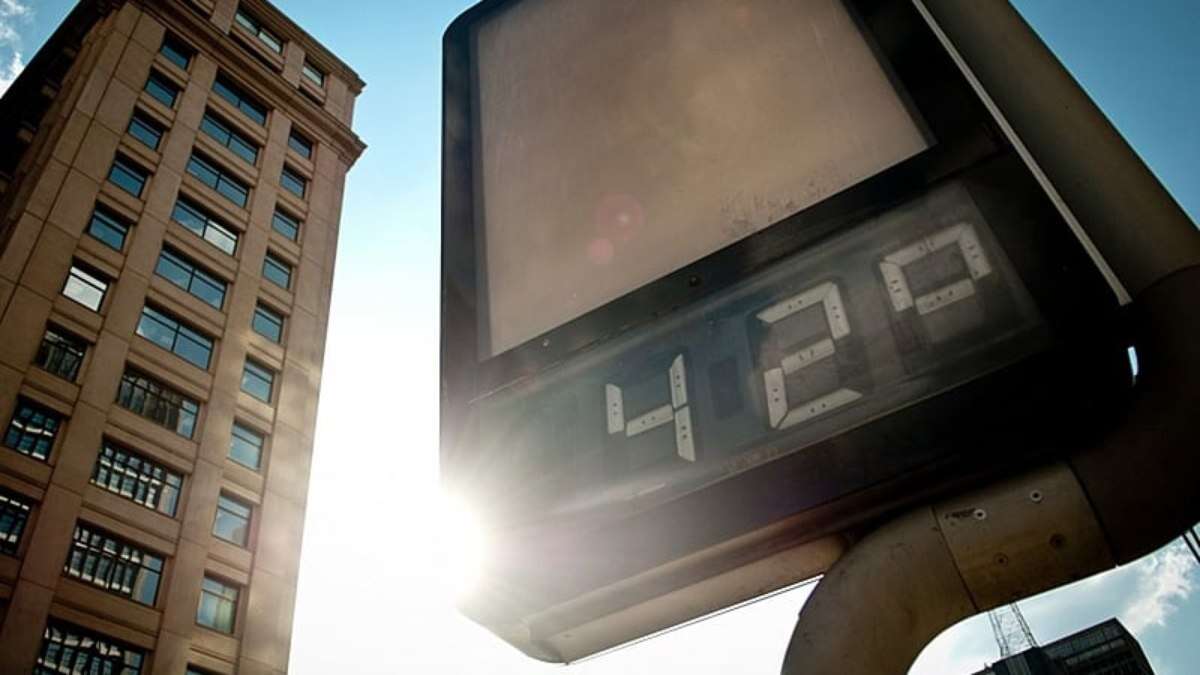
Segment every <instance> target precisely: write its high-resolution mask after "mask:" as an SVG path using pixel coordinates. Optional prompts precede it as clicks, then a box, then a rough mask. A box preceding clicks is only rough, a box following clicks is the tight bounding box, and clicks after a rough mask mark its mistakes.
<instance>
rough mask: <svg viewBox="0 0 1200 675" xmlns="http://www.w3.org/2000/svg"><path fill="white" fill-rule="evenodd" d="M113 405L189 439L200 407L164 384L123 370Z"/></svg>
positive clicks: (193, 430) (194, 428) (194, 427)
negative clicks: (115, 402)
mask: <svg viewBox="0 0 1200 675" xmlns="http://www.w3.org/2000/svg"><path fill="white" fill-rule="evenodd" d="M117 405H119V406H121V407H123V408H125V409H127V410H129V411H131V412H134V413H137V414H138V415H141V416H142V417H145V418H146V419H148V420H150V421H152V422H155V423H157V424H159V425H161V426H164V427H166V428H168V429H170V430H172V431H174V432H175V433H177V434H179V435H180V436H183V437H184V438H191V437H192V434H193V433H194V432H195V430H196V419H197V418H198V417H199V416H200V404H199V403H197V402H195V401H193V400H192V399H190V398H188V397H187V396H184V395H183V394H181V393H180V392H178V391H176V390H174V389H172V388H171V387H168V386H167V385H165V384H163V383H162V382H159V381H158V380H155V379H152V378H150V377H148V376H146V375H142V374H140V373H136V372H132V371H126V372H125V374H124V375H122V376H121V386H120V387H119V388H118V389H117Z"/></svg>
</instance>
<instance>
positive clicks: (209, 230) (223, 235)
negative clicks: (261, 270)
mask: <svg viewBox="0 0 1200 675" xmlns="http://www.w3.org/2000/svg"><path fill="white" fill-rule="evenodd" d="M171 217H172V218H174V219H175V221H176V222H178V223H179V224H180V225H183V226H184V227H186V228H187V229H189V230H191V231H192V232H193V233H195V234H196V235H198V236H200V237H202V238H203V239H204V240H205V241H207V242H208V243H210V244H212V245H213V246H216V247H217V248H219V249H221V250H222V251H224V252H226V253H228V254H229V255H233V253H234V251H236V250H237V241H238V236H237V234H236V233H235V232H233V231H232V230H230V229H229V228H227V227H225V226H224V225H222V224H221V223H219V222H217V221H216V220H215V219H214V218H212V217H211V216H209V215H208V214H207V213H205V212H204V210H203V209H201V208H200V207H198V206H196V205H194V204H192V203H191V202H188V201H186V200H184V199H182V198H180V199H179V200H178V201H176V202H175V209H174V210H173V211H172V212H171Z"/></svg>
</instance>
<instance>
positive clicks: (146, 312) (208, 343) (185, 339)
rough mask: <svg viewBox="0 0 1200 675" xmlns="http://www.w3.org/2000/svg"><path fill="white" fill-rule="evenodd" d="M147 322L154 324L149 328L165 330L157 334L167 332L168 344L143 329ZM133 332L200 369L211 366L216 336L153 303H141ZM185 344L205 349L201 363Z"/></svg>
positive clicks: (164, 334)
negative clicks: (139, 316)
mask: <svg viewBox="0 0 1200 675" xmlns="http://www.w3.org/2000/svg"><path fill="white" fill-rule="evenodd" d="M147 322H153V324H154V325H153V326H151V327H150V328H157V329H159V330H160V331H165V332H163V333H159V335H161V336H162V337H164V338H165V337H167V334H168V333H169V334H170V344H169V345H168V344H166V343H165V342H163V341H160V339H159V337H158V336H156V335H155V334H154V333H153V331H152V330H151V329H150V328H148V329H146V330H143V328H142V326H143V325H144V324H146V325H149V324H147ZM134 332H135V333H136V334H137V335H140V336H141V337H143V338H145V339H146V340H149V341H150V342H151V343H153V344H155V345H158V346H159V347H161V348H163V349H165V350H167V351H169V352H171V353H172V354H174V355H175V356H178V357H179V358H181V359H183V360H184V361H187V362H188V363H190V364H192V365H193V366H196V367H197V368H200V369H201V370H204V371H207V370H208V369H209V367H211V366H212V361H213V354H214V353H215V352H216V349H217V340H216V338H213V337H210V336H209V335H207V334H206V333H203V332H201V331H200V330H199V329H197V328H194V327H193V326H192V325H191V324H189V323H187V322H186V321H184V320H182V319H180V318H178V317H176V316H175V315H174V314H171V313H170V312H168V311H167V310H164V309H161V308H159V307H158V306H156V305H154V304H153V303H146V304H145V305H142V313H141V318H139V319H138V323H137V328H136V329H134ZM187 344H191V345H193V346H198V347H199V348H201V349H207V352H206V353H205V356H204V362H203V363H200V362H199V361H197V360H194V359H193V358H192V356H191V355H190V352H189V351H188V349H187V348H186V345H187Z"/></svg>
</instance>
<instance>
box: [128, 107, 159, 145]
mask: <svg viewBox="0 0 1200 675" xmlns="http://www.w3.org/2000/svg"><path fill="white" fill-rule="evenodd" d="M165 131H166V130H165V129H163V127H162V125H161V124H159V123H158V122H155V121H154V120H152V119H150V117H149V116H148V115H146V114H145V113H143V112H142V111H140V110H135V111H134V112H133V117H131V118H130V119H129V135H130V136H133V137H134V138H136V139H138V140H139V141H141V142H142V143H144V144H145V145H146V147H148V148H150V149H151V150H158V144H159V143H161V142H162V137H163V133H165Z"/></svg>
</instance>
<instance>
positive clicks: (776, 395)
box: [756, 281, 862, 429]
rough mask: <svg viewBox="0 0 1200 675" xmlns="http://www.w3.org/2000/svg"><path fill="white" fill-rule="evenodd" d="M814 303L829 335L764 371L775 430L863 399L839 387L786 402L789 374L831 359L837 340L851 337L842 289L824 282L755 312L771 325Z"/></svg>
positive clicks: (768, 406)
mask: <svg viewBox="0 0 1200 675" xmlns="http://www.w3.org/2000/svg"><path fill="white" fill-rule="evenodd" d="M817 305H820V306H821V307H822V308H823V309H824V312H825V322H826V324H827V326H828V329H829V337H826V338H823V339H820V340H818V341H816V342H813V343H810V344H807V345H805V346H803V347H801V348H799V349H797V350H795V351H792V352H790V353H788V354H785V355H784V356H783V358H782V359H780V363H779V365H778V366H777V367H775V368H769V369H766V370H765V371H764V372H763V384H764V386H765V387H766V395H767V413H768V416H769V417H770V421H771V426H772V427H774V428H776V429H787V428H788V427H791V426H794V425H796V424H800V423H801V422H806V421H808V420H810V419H813V418H814V417H819V416H821V415H824V414H825V413H828V412H832V411H834V410H837V409H838V408H841V407H842V406H844V405H847V404H850V403H853V402H854V401H857V400H858V399H860V398H862V394H861V393H860V392H858V391H855V390H853V389H850V388H847V387H841V388H839V389H837V390H835V391H833V392H831V393H828V394H825V395H823V396H819V397H817V398H814V399H811V400H808V401H803V402H800V403H796V404H795V405H793V403H792V402H791V401H788V396H787V378H788V376H791V375H796V374H799V373H802V372H803V371H804V369H806V368H809V367H811V366H813V365H815V364H817V363H820V362H822V361H824V360H825V359H829V358H832V357H833V356H835V355H836V353H837V341H838V340H840V339H842V338H845V337H849V336H850V321H849V319H847V317H846V309H845V306H844V305H843V304H842V294H841V291H840V290H839V289H838V285H837V284H835V283H833V282H832V281H827V282H825V283H823V284H820V285H818V286H814V287H812V288H810V289H808V290H805V291H803V292H801V293H798V294H797V295H793V296H792V297H790V298H787V299H786V300H783V301H781V302H778V303H776V304H774V305H771V306H770V307H768V308H766V309H764V310H762V311H761V312H759V313H758V314H757V315H756V317H757V318H758V320H759V321H762V322H763V323H765V324H767V325H768V326H770V325H773V324H776V323H778V322H780V321H782V320H784V319H786V318H787V317H789V316H792V315H793V314H796V313H797V312H801V311H803V310H805V309H808V308H809V307H814V306H817Z"/></svg>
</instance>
